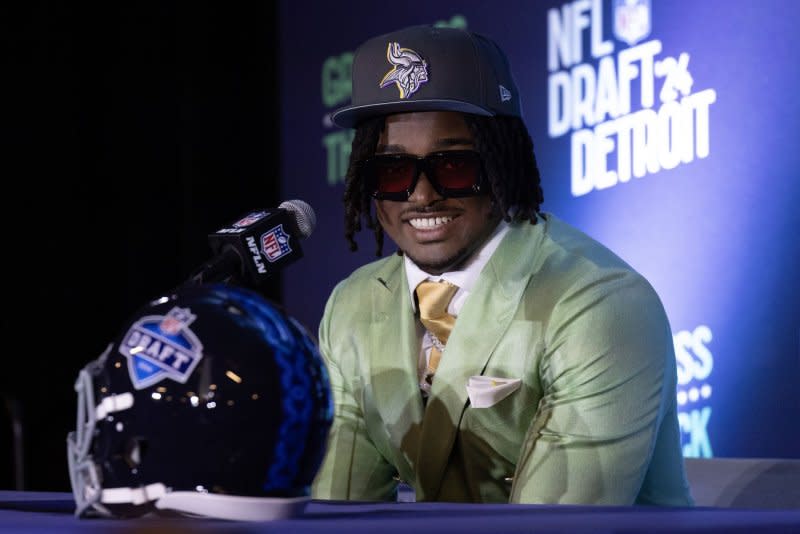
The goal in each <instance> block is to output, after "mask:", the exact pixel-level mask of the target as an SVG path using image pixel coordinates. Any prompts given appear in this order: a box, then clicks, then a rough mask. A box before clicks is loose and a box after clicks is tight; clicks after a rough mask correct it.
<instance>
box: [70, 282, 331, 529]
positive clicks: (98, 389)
mask: <svg viewBox="0 0 800 534" xmlns="http://www.w3.org/2000/svg"><path fill="white" fill-rule="evenodd" d="M201 351H202V352H201ZM201 354H202V361H200V359H201V358H200V356H201ZM193 358H194V359H193ZM126 360H127V361H129V362H136V364H135V365H132V367H130V368H129V366H128V365H127V364H126ZM198 362H199V365H198ZM131 369H132V371H131ZM163 378H171V379H173V380H162V379H163ZM148 383H149V384H150V386H146V385H143V384H148ZM75 392H76V393H77V401H78V402H77V417H76V420H75V427H74V428H75V429H74V430H73V431H71V432H69V433H68V435H67V462H68V467H69V477H70V485H71V487H72V495H73V497H74V499H75V515H76V516H78V517H93V516H103V517H114V518H136V517H142V516H152V515H164V516H170V517H172V516H175V515H176V514H177V515H183V516H188V517H213V518H218V519H233V520H252V521H267V520H272V519H285V518H288V517H295V516H298V515H300V514H302V513H303V510H304V508H305V506H306V504H307V503H308V502H309V501H310V493H311V483H312V481H313V479H314V477H315V476H316V474H317V470H318V469H319V467H320V465H321V463H322V458H323V456H324V454H325V450H326V447H327V440H328V434H329V431H330V427H331V423H332V421H333V396H332V394H331V388H330V381H329V378H328V372H327V368H326V366H325V362H324V360H323V359H322V355H321V354H320V352H319V349H318V347H317V345H316V341H315V340H314V338H313V337H312V335H311V334H310V333H309V331H308V330H307V329H306V328H305V327H304V326H303V325H301V324H300V323H299V322H298V321H297V320H295V319H294V318H293V317H291V316H289V315H287V313H286V312H285V311H284V310H282V309H281V308H280V307H279V306H277V305H275V304H273V303H271V302H270V301H267V300H266V299H264V298H263V297H262V296H260V295H259V294H258V293H256V292H255V291H251V290H247V289H244V288H241V287H236V286H234V285H211V286H208V285H199V286H186V287H182V288H179V289H177V290H175V291H173V292H170V293H169V294H167V295H164V296H162V297H160V298H158V299H156V300H153V301H151V302H149V303H147V304H146V305H144V306H142V307H141V308H140V309H139V310H137V311H136V312H135V313H134V314H133V315H132V316H131V317H129V318H128V320H126V321H125V323H124V325H123V326H122V328H120V329H119V335H117V336H115V337H114V340H113V342H112V343H110V344H109V345H108V348H107V349H106V350H105V351H104V352H103V354H101V355H100V357H99V358H97V359H95V360H92V361H90V362H89V363H87V364H86V366H85V367H84V368H83V369H81V370H80V372H79V373H78V378H77V380H76V381H75ZM112 530H113V529H112ZM217 530H219V529H217Z"/></svg>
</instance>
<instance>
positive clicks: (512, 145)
mask: <svg viewBox="0 0 800 534" xmlns="http://www.w3.org/2000/svg"><path fill="white" fill-rule="evenodd" d="M463 117H464V120H465V121H466V123H467V126H468V127H469V129H470V131H471V132H472V136H473V138H474V142H475V149H476V150H477V151H478V153H479V154H480V156H481V159H482V161H483V168H484V172H485V173H486V178H487V179H488V182H489V185H490V194H491V195H492V199H493V201H494V205H495V209H496V210H498V211H499V213H502V214H503V218H504V219H505V220H506V221H508V222H511V221H525V220H527V221H530V223H531V224H536V214H537V213H538V212H539V206H540V205H541V204H542V202H543V201H544V195H543V193H542V187H541V183H540V178H539V169H538V168H537V166H536V156H535V155H534V152H533V141H532V140H531V137H530V134H529V133H528V129H527V128H526V127H525V123H524V122H523V121H522V119H520V118H519V117H506V116H496V117H482V116H479V115H472V114H468V113H465V114H463ZM383 125H384V118H383V117H377V118H373V119H368V120H365V121H364V122H362V123H360V124H359V125H358V127H357V128H356V132H355V137H354V138H353V146H352V150H351V152H350V164H349V167H348V169H347V175H346V177H345V190H344V198H343V200H344V205H345V233H344V235H345V238H346V239H347V241H348V243H349V244H350V250H357V248H358V246H357V245H356V242H355V239H354V236H355V234H356V232H358V231H360V230H361V219H362V218H363V220H364V223H365V224H366V227H367V228H369V229H370V230H372V231H373V232H374V233H375V243H376V245H377V248H376V251H375V253H376V255H377V256H381V255H382V254H383V229H382V228H381V226H380V224H379V223H378V221H377V220H376V219H375V218H374V217H373V215H372V196H371V195H370V192H369V191H367V189H366V187H365V184H364V180H363V179H362V178H361V176H360V175H359V172H358V163H359V162H360V161H363V160H365V159H366V158H368V157H370V156H372V155H374V154H375V148H376V147H377V145H378V139H379V138H380V135H381V131H382V130H383Z"/></svg>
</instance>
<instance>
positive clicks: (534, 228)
mask: <svg viewBox="0 0 800 534" xmlns="http://www.w3.org/2000/svg"><path fill="white" fill-rule="evenodd" d="M403 265H404V263H403V260H402V258H401V257H399V256H397V255H392V256H391V257H388V258H384V259H382V260H378V261H376V262H374V263H371V264H369V265H366V266H364V267H362V268H360V269H358V270H357V271H356V272H354V273H353V274H352V275H351V276H350V277H348V278H347V279H345V280H343V281H342V282H340V283H339V284H338V285H337V287H336V288H335V289H334V291H333V293H332V294H331V296H330V298H329V300H328V303H327V305H326V308H325V315H324V317H323V319H322V323H321V325H320V339H319V341H320V347H321V350H322V353H323V355H324V357H325V359H326V362H327V365H328V370H329V373H330V379H331V385H332V388H333V395H334V399H335V421H334V424H333V427H332V430H331V434H330V439H329V443H328V450H327V454H326V457H325V460H324V462H323V465H322V467H321V468H320V471H319V472H318V474H317V478H316V480H315V482H314V485H313V491H312V495H313V496H314V497H315V498H320V499H351V500H392V499H394V498H395V494H396V493H395V492H396V489H397V483H398V480H402V481H405V482H407V483H408V484H410V485H411V486H413V487H414V489H415V490H416V498H417V500H429V501H432V500H438V501H472V502H524V503H588V504H592V503H596V504H620V505H626V504H634V503H644V504H664V505H691V504H692V499H691V497H690V495H689V490H688V485H687V482H686V477H685V472H684V467H683V458H682V455H681V449H680V434H679V430H678V422H677V414H676V396H675V393H676V391H675V387H676V367H675V355H674V351H673V344H672V335H671V332H670V327H669V323H668V320H667V317H666V314H665V312H664V309H663V307H662V305H661V302H660V300H659V298H658V296H657V295H656V293H655V291H654V290H653V288H652V287H651V286H650V284H649V283H648V282H647V281H646V280H645V279H644V278H643V277H642V276H641V275H639V274H637V273H636V272H635V271H634V270H633V269H632V268H631V267H629V266H628V265H627V264H625V263H624V262H623V261H622V260H621V259H619V258H618V257H617V256H615V255H614V254H613V253H612V252H610V251H609V250H608V249H606V248H605V247H603V246H602V245H600V244H599V243H597V242H596V241H594V240H592V239H591V238H589V237H588V236H586V235H585V234H583V233H581V232H579V231H578V230H576V229H574V228H572V227H570V226H569V225H567V224H565V223H563V222H561V221H559V220H558V219H557V218H556V217H554V216H553V215H547V216H546V220H540V222H539V223H538V224H536V225H530V224H528V223H524V224H514V225H513V226H512V228H511V231H510V232H508V233H507V234H506V236H505V237H504V238H503V241H502V242H501V243H500V246H499V247H498V249H497V250H496V251H495V253H494V254H493V255H492V257H491V258H490V260H489V262H488V263H487V265H486V266H485V267H484V269H483V271H482V272H481V274H480V276H479V278H478V280H477V282H476V284H475V287H474V288H473V290H472V291H471V293H470V295H469V297H468V298H467V300H466V302H465V303H464V306H463V308H462V309H461V311H460V313H459V316H458V319H457V320H456V324H455V327H454V329H453V331H452V333H451V334H450V338H449V340H448V342H447V349H446V351H445V353H444V356H443V358H442V361H441V363H440V364H439V368H438V370H437V373H436V379H435V380H434V381H433V386H432V390H431V394H430V397H429V399H428V402H427V406H424V405H423V402H422V398H421V395H420V390H419V386H418V379H417V363H418V358H419V353H420V345H421V337H420V335H421V328H420V327H419V326H418V321H417V319H416V318H415V316H414V313H413V308H412V305H411V302H410V291H409V288H408V282H407V278H406V274H405V270H404V267H403ZM474 375H484V376H489V377H502V378H519V379H521V381H522V383H521V387H520V388H519V389H518V390H516V391H515V392H514V393H512V394H511V395H509V396H508V397H506V398H504V399H502V400H501V401H499V402H497V403H496V404H494V405H492V406H490V407H487V408H474V407H472V406H471V405H470V402H469V397H468V394H467V389H466V384H467V381H468V380H469V378H470V377H471V376H474Z"/></svg>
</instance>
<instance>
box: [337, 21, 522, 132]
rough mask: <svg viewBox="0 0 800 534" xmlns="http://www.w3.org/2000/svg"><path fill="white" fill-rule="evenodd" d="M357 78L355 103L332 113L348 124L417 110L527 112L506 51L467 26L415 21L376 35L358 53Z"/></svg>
mask: <svg viewBox="0 0 800 534" xmlns="http://www.w3.org/2000/svg"><path fill="white" fill-rule="evenodd" d="M352 80H353V93H352V99H351V103H350V105H348V106H345V107H343V108H341V109H338V110H336V111H334V112H333V115H332V116H331V120H332V121H333V122H334V124H336V125H338V126H342V127H345V128H349V127H354V126H356V125H357V124H358V123H359V122H360V121H362V120H364V119H367V118H370V117H374V116H376V115H388V114H390V113H405V112H411V111H460V112H463V113H473V114H476V115H485V116H494V115H511V116H515V117H521V116H522V106H521V102H520V97H519V91H518V89H517V84H516V82H515V81H514V77H513V75H512V74H511V68H510V66H509V64H508V59H507V58H506V55H505V54H504V53H503V51H502V50H501V49H500V47H499V46H497V44H496V43H495V42H494V41H492V40H491V39H489V38H487V37H485V36H483V35H479V34H477V33H473V32H470V31H467V30H462V29H456V28H440V27H436V26H411V27H408V28H403V29H401V30H398V31H394V32H391V33H387V34H384V35H380V36H378V37H373V38H371V39H369V40H368V41H366V42H365V43H363V44H362V45H361V46H359V47H358V49H357V50H356V52H355V56H354V57H353V74H352Z"/></svg>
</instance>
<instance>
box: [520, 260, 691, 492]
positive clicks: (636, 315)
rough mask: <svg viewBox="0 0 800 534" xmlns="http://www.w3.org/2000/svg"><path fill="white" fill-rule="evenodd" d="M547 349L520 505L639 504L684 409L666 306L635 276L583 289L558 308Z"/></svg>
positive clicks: (524, 456)
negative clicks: (663, 442) (675, 405)
mask: <svg viewBox="0 0 800 534" xmlns="http://www.w3.org/2000/svg"><path fill="white" fill-rule="evenodd" d="M545 345H546V347H545V352H544V355H543V358H542V361H541V368H540V369H539V376H540V379H541V384H542V389H543V397H542V399H541V402H540V403H539V407H538V409H537V412H536V416H535V419H534V421H533V422H532V423H531V425H530V427H529V429H528V431H527V434H526V436H525V439H524V441H523V445H522V449H521V455H520V458H519V461H518V463H517V469H516V472H515V476H514V482H513V486H512V490H511V496H510V500H511V502H524V503H574V504H614V505H630V504H633V503H634V502H635V500H636V497H637V495H638V492H639V490H640V488H641V486H642V482H643V480H644V477H645V474H646V472H647V469H648V465H649V462H650V458H651V456H652V454H653V449H654V446H655V442H656V438H657V435H658V430H659V426H660V425H661V422H662V419H663V417H664V412H665V409H666V407H668V406H669V402H671V401H674V399H675V373H676V370H675V356H674V349H673V344H672V335H671V332H670V328H669V323H668V320H667V317H666V314H665V312H664V309H663V307H662V305H661V301H660V300H659V298H658V296H657V295H656V293H655V291H654V290H653V289H652V287H651V286H650V284H649V283H648V282H647V281H646V280H645V279H644V278H642V277H641V276H639V275H638V274H636V273H631V272H611V273H608V272H607V273H605V274H603V275H598V276H597V277H596V278H594V279H591V280H586V279H584V280H581V281H579V282H578V283H576V284H574V285H573V286H572V287H571V288H570V289H569V290H567V291H566V292H565V294H564V295H563V296H562V297H561V298H560V299H559V301H558V303H557V304H556V306H555V307H554V309H553V312H552V315H551V318H550V324H549V325H548V326H547V329H546V333H545Z"/></svg>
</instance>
